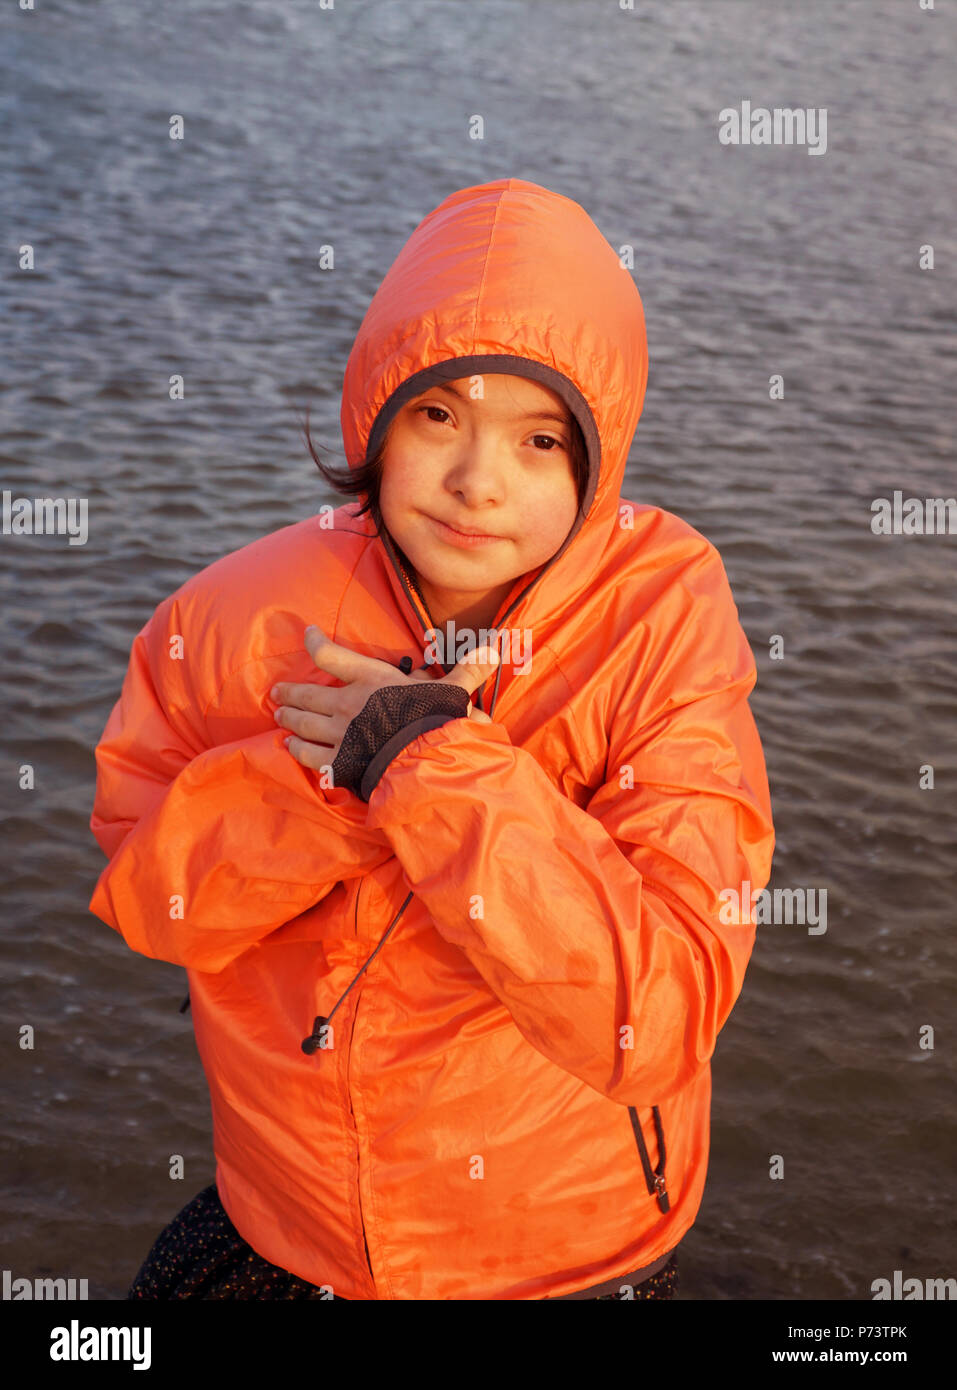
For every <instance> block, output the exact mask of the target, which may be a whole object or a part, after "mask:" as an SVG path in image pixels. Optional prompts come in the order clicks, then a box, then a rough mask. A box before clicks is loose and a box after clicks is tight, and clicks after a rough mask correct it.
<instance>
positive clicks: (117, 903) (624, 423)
mask: <svg viewBox="0 0 957 1390" xmlns="http://www.w3.org/2000/svg"><path fill="white" fill-rule="evenodd" d="M646 380H647V350H646V339H645V327H644V317H643V311H642V306H641V301H640V298H639V296H638V292H637V290H636V288H635V286H634V283H633V281H632V279H631V277H630V276H629V274H628V273H627V272H626V271H625V270H624V269H623V268H622V267H621V265H620V263H619V260H618V257H617V256H616V255H615V253H614V252H613V250H612V249H611V247H610V246H609V244H608V243H607V242H606V241H605V239H604V238H603V237H602V235H601V233H600V232H599V231H598V229H597V227H596V226H595V224H594V223H593V222H592V221H591V219H590V218H589V217H588V215H587V214H586V213H585V212H584V211H583V209H582V208H581V207H579V206H578V204H576V203H574V202H572V201H571V200H569V199H568V198H565V197H562V196H560V195H558V194H555V193H552V192H550V191H549V190H548V189H545V188H542V187H540V186H539V185H537V184H534V183H528V182H526V181H524V180H521V179H500V180H497V181H494V182H491V183H486V184H482V185H480V186H478V187H473V188H466V189H462V190H460V191H459V192H457V193H454V194H452V195H451V196H450V197H448V198H446V199H445V201H444V202H443V203H441V204H440V206H439V207H438V208H436V209H435V211H434V212H432V213H431V214H429V216H427V217H426V218H425V219H424V220H423V221H422V222H421V223H420V224H419V226H418V227H417V228H416V229H415V231H414V232H413V234H412V236H411V237H410V239H409V241H408V243H407V244H406V246H405V247H404V248H403V250H402V252H401V253H400V255H399V257H398V259H397V260H396V262H395V264H394V265H393V266H392V268H391V270H390V271H389V272H388V274H387V275H386V277H385V279H384V281H383V283H382V285H381V287H380V289H379V290H378V292H377V293H376V295H375V297H374V299H373V301H372V304H371V305H370V308H369V310H368V313H367V314H366V317H365V319H364V321H363V323H362V326H361V328H360V330H359V334H358V336H357V338H356V341H355V344H354V346H353V349H352V352H351V355H350V357H349V362H348V365H347V369H346V374H345V381H344V388H343V400H342V417H341V418H342V428H343V435H344V439H345V446H346V456H347V461H348V465H349V468H348V469H347V470H346V471H345V472H343V473H337V472H335V471H334V470H331V469H326V468H325V466H324V465H320V466H321V467H322V468H323V471H324V473H325V474H326V476H327V477H328V478H329V480H330V481H331V482H332V483H333V485H334V486H337V487H339V488H340V489H341V490H342V491H343V492H345V493H346V494H348V495H349V496H351V497H352V498H353V499H354V500H353V501H351V502H349V503H344V504H343V505H341V506H340V507H338V508H336V509H332V508H323V509H322V513H321V515H320V516H319V517H310V518H308V519H307V520H305V521H303V522H300V523H298V524H296V525H293V526H289V527H286V528H284V529H283V530H282V531H279V532H278V533H276V534H274V535H269V536H265V537H263V538H262V539H260V540H258V541H256V542H255V543H253V544H252V545H248V546H246V547H244V548H243V549H241V550H239V551H237V552H235V553H234V554H232V555H227V556H226V557H224V558H223V559H221V560H219V561H217V562H216V563H215V564H213V565H211V566H209V567H208V568H207V569H205V570H203V571H202V572H201V573H200V574H198V575H196V576H195V577H193V578H192V579H190V580H189V581H188V582H187V583H186V584H184V585H183V586H182V587H181V588H180V589H179V590H177V592H176V593H174V594H172V595H171V596H170V597H169V598H167V599H166V600H164V602H162V603H161V604H160V605H159V607H158V608H157V610H156V612H155V613H154V615H153V616H152V618H151V619H150V621H149V622H148V623H147V624H146V626H145V627H144V628H143V630H142V631H141V632H140V633H139V634H138V635H137V637H136V639H135V641H134V643H133V649H132V653H131V658H130V665H129V670H128V672H127V675H126V679H125V682H124V687H123V691H122V694H121V697H120V700H119V702H118V703H117V705H116V707H115V708H114V710H113V712H112V714H111V716H110V720H109V722H108V724H107V726H106V730H105V732H104V735H103V738H102V740H101V742H100V744H99V746H98V748H97V752H96V756H97V763H98V780H97V792H96V801H95V805H94V810H93V816H92V820H91V827H92V830H93V833H94V834H95V835H96V838H97V840H98V841H99V843H100V845H101V846H102V848H103V849H104V851H105V852H106V854H107V855H108V856H109V864H108V865H107V867H106V868H105V869H104V871H103V873H102V876H101V877H100V880H99V882H98V884H97V887H96V891H95V893H94V895H93V899H92V901H91V904H90V906H91V909H92V911H93V912H95V913H96V914H97V915H98V916H100V917H101V918H102V919H103V920H104V921H105V922H106V923H108V924H109V925H110V926H112V927H113V928H115V929H116V930H117V931H119V932H120V933H122V935H123V937H124V939H125V940H126V941H127V943H128V944H129V945H130V946H131V947H132V948H133V949H134V950H136V951H139V952H141V953H142V954H144V955H147V956H152V957H154V958H156V959H160V960H166V961H172V962H174V963H176V964H179V965H182V966H184V967H185V968H186V970H187V972H188V976H189V985H190V998H191V1002H192V1009H193V1020H194V1026H195V1030H196V1039H197V1045H198V1049H199V1053H200V1057H201V1059H202V1063H203V1067H204V1070H205V1073H206V1077H207V1080H208V1083H209V1087H210V1094H211V1100H212V1114H213V1127H214V1148H215V1153H216V1181H215V1184H214V1185H213V1186H211V1187H209V1188H207V1189H206V1190H205V1191H204V1192H202V1193H200V1194H199V1196H198V1197H197V1198H196V1199H194V1201H193V1202H191V1203H190V1204H189V1205H188V1206H187V1207H186V1208H185V1210H184V1211H183V1212H181V1214H180V1216H179V1217H177V1218H176V1220H175V1221H173V1223H172V1224H171V1225H170V1226H169V1227H167V1229H166V1230H165V1231H164V1232H163V1233H162V1234H161V1236H160V1237H159V1239H158V1240H157V1242H156V1245H155V1246H154V1248H153V1250H152V1251H151V1252H150V1256H149V1258H148V1259H147V1261H146V1263H145V1265H144V1267H143V1269H142V1270H141V1271H140V1274H139V1276H138V1278H137V1280H136V1282H135V1283H134V1286H133V1288H132V1290H131V1292H130V1296H131V1297H137V1298H185V1297H205V1298H299V1297H307V1298H318V1297H330V1296H334V1297H336V1298H345V1299H547V1298H630V1297H638V1298H643V1297H657V1296H669V1295H670V1293H671V1292H672V1290H673V1288H674V1272H675V1268H676V1262H675V1251H676V1249H677V1246H678V1243H679V1241H680V1240H681V1238H682V1236H683V1235H684V1234H685V1232H686V1231H687V1230H688V1229H689V1228H690V1227H691V1225H692V1224H693V1222H694V1219H695V1216H696V1214H697V1211H698V1208H699V1205H700V1202H701V1195H702V1189H703V1186H704V1180H705V1172H706V1168H707V1160H708V1133H709V1110H710V1089H711V1076H710V1058H711V1055H712V1053H713V1051H714V1047H715V1040H716V1038H717V1035H718V1032H719V1030H720V1028H721V1027H722V1025H723V1024H724V1022H725V1020H726V1019H727V1017H728V1014H729V1013H730V1010H731V1008H732V1006H733V1004H734V1002H735V1000H736V998H737V996H738V993H739V991H740V989H741V985H742V982H743V979H744V973H745V969H746V966H747V963H748V959H749V956H750V953H751V949H752V945H753V941H754V925H753V922H752V913H751V898H750V897H749V898H748V903H747V907H746V908H745V906H744V901H743V900H744V896H745V894H747V893H749V892H755V893H756V892H758V891H759V890H760V889H762V888H763V887H764V886H765V884H766V883H767V881H768V878H769V876H770V867H771V856H772V850H773V843H774V832H773V828H772V822H771V808H770V799H769V794H768V784H767V778H766V774H765V766H764V759H763V756H762V751H761V746H760V742H759V739H758V735H757V732H756V729H755V725H754V721H753V718H752V715H751V711H750V709H749V706H748V694H749V692H750V690H751V689H752V687H753V685H754V682H755V678H756V672H755V666H754V659H753V656H752V653H751V650H750V648H749V646H748V643H747V640H746V638H745V636H744V633H743V631H742V629H741V627H740V624H739V621H738V615H737V610H736V608H735V605H734V601H733V598H732V596H731V592H730V589H729V586H728V582H727V578H726V576H725V573H724V568H723V565H722V563H721V559H720V557H719V555H718V553H717V551H716V550H715V549H714V547H713V546H712V545H711V544H710V543H709V542H708V541H707V540H706V539H705V538H704V537H703V536H702V535H700V534H699V533H698V532H697V531H695V530H694V529H693V528H692V527H690V526H689V525H688V524H687V523H685V522H684V521H681V520H680V519H679V518H678V517H676V516H674V515H672V514H671V513H669V512H665V511H662V510H661V509H659V508H657V507H652V506H646V505H640V504H636V503H630V502H625V501H623V500H622V499H621V497H620V492H621V485H622V481H623V477H624V471H625V462H626V459H627V456H628V451H629V447H630V444H631V439H632V436H633V434H634V430H635V426H636V424H637V421H638V417H639V415H640V413H641V406H642V401H643V398H644V391H645V384H646ZM307 432H308V424H307ZM310 447H311V445H310ZM314 457H315V455H314ZM317 462H318V460H317ZM358 498H362V499H363V502H362V505H361V506H359V505H358V502H357V500H355V499H358ZM304 628H305V635H304ZM746 884H747V885H749V888H745V885H746ZM729 895H730V899H729ZM739 895H740V896H739ZM729 900H730V901H731V902H740V904H741V905H740V908H739V910H737V911H729V910H728V902H729Z"/></svg>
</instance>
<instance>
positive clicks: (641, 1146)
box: [628, 1105, 671, 1211]
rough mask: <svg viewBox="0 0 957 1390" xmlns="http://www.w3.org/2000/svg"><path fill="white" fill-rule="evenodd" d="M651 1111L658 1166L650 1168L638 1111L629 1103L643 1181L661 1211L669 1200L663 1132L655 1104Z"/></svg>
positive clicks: (669, 1203)
mask: <svg viewBox="0 0 957 1390" xmlns="http://www.w3.org/2000/svg"><path fill="white" fill-rule="evenodd" d="M651 1113H652V1116H653V1118H654V1121H655V1134H656V1136H657V1138H658V1167H657V1168H652V1166H651V1159H650V1158H649V1157H648V1147H647V1145H646V1144H645V1136H644V1135H643V1134H642V1132H641V1124H640V1123H639V1120H638V1111H637V1110H636V1109H635V1107H634V1106H633V1105H629V1107H628V1114H629V1115H630V1117H631V1127H632V1129H633V1130H634V1131H635V1139H636V1140H637V1142H638V1153H639V1155H640V1157H641V1166H642V1168H643V1169H644V1173H645V1183H646V1184H647V1187H648V1192H649V1194H650V1195H651V1196H652V1197H655V1198H656V1199H657V1202H658V1207H659V1209H660V1210H661V1211H670V1209H671V1202H670V1201H669V1200H668V1189H667V1188H666V1187H665V1132H664V1128H663V1127H662V1123H661V1114H660V1112H659V1110H658V1107H657V1105H653V1106H652V1107H651Z"/></svg>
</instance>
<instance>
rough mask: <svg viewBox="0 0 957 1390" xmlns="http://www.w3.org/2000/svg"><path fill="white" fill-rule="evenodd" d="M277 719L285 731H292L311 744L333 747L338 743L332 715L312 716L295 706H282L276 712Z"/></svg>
mask: <svg viewBox="0 0 957 1390" xmlns="http://www.w3.org/2000/svg"><path fill="white" fill-rule="evenodd" d="M275 719H276V723H277V724H279V725H280V726H281V727H282V728H283V729H291V730H292V732H293V733H294V734H298V735H299V737H300V738H304V739H308V740H309V742H310V743H322V744H327V745H329V746H330V747H332V746H333V745H334V744H335V743H336V742H337V741H338V737H337V734H336V729H335V720H334V719H333V718H332V716H330V715H325V714H312V713H310V711H308V710H302V709H296V708H295V707H294V706H293V705H280V707H279V709H277V710H276V714H275ZM339 737H341V735H339Z"/></svg>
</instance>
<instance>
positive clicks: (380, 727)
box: [332, 680, 469, 802]
mask: <svg viewBox="0 0 957 1390" xmlns="http://www.w3.org/2000/svg"><path fill="white" fill-rule="evenodd" d="M468 709H469V695H468V691H466V690H463V689H462V687H461V686H460V685H446V684H445V683H444V682H442V681H438V680H435V681H419V682H417V683H416V684H415V685H386V686H383V687H382V688H381V689H379V690H375V691H373V693H372V694H371V695H370V696H369V698H368V700H366V702H365V704H364V705H363V707H362V709H361V710H360V712H359V713H358V714H357V715H356V717H355V718H354V719H353V720H352V721H351V722H350V723H349V725H348V726H347V728H346V731H345V733H344V734H343V737H342V743H341V745H340V747H339V752H338V753H337V754H336V760H335V762H334V763H333V764H332V777H333V781H334V782H335V785H336V786H337V787H347V788H348V790H349V791H351V792H354V793H355V795H356V796H358V797H359V798H360V799H361V800H362V801H366V802H367V801H368V800H369V797H370V796H371V795H372V793H373V791H374V790H375V788H376V786H377V785H378V782H379V778H380V777H381V776H382V774H383V773H384V772H385V770H386V768H387V767H388V765H389V763H390V762H391V761H392V759H393V758H394V757H395V756H396V754H397V753H399V752H401V750H402V749H403V748H405V746H406V744H409V743H411V742H412V740H413V739H414V738H418V736H419V734H424V733H425V732H426V731H427V730H429V729H437V728H438V727H439V726H440V725H441V724H447V723H448V721H449V720H450V719H461V718H463V717H467V715H468Z"/></svg>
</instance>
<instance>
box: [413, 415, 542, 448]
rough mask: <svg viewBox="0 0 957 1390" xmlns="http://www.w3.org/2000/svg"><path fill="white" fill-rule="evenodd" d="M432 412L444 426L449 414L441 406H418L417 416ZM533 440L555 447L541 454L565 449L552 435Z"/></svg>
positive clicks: (537, 435) (436, 422)
mask: <svg viewBox="0 0 957 1390" xmlns="http://www.w3.org/2000/svg"><path fill="white" fill-rule="evenodd" d="M430 410H436V411H438V413H439V414H440V415H442V416H444V419H442V420H434V421H433V423H434V424H437V425H442V424H444V423H445V421H446V420H448V419H449V412H448V411H447V410H446V409H445V407H444V406H441V405H420V406H416V410H415V413H416V415H422V414H425V413H427V412H428V411H430ZM532 438H533V439H536V440H537V439H544V440H545V441H546V443H547V444H549V445H551V446H553V447H551V448H548V449H539V450H537V452H538V453H540V454H553V453H554V452H555V449H556V448H558V449H563V448H564V447H565V445H564V444H563V443H562V441H561V440H560V439H556V438H554V436H553V435H550V434H534V435H532Z"/></svg>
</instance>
